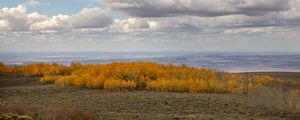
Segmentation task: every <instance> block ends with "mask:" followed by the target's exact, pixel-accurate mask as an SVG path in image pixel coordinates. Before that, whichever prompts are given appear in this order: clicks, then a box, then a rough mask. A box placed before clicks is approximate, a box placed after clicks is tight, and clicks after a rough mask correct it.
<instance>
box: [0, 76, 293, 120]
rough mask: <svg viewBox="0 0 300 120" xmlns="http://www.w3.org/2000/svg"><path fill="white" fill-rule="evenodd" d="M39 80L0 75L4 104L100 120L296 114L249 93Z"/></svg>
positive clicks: (222, 119) (190, 119) (226, 118)
mask: <svg viewBox="0 0 300 120" xmlns="http://www.w3.org/2000/svg"><path fill="white" fill-rule="evenodd" d="M12 79H13V80H14V84H12V83H11V81H12ZM37 83H38V78H32V79H31V80H26V79H25V78H9V79H0V102H1V104H2V106H3V105H5V106H16V105H18V106H20V107H21V106H22V107H21V108H24V109H26V108H34V109H36V110H38V111H43V110H45V109H51V108H55V107H57V106H69V107H75V108H78V109H80V110H81V111H83V112H85V113H90V114H92V116H94V118H96V119H99V120H121V119H122V120H123V119H124V120H132V119H138V120H148V119H149V120H168V119H172V120H185V119H187V120H199V119H203V120H213V119H220V120H231V119H236V120H241V119H246V120H253V119H255V120H256V119H258V120H259V119H261V120H262V119H263V120H265V119H266V120H268V119H270V120H271V119H272V120H274V119H278V120H279V119H280V120H282V119H295V118H293V117H292V116H293V115H292V114H290V113H288V112H286V111H283V110H278V109H275V108H271V107H266V106H263V105H255V104H250V103H249V100H248V97H247V96H245V95H230V94H214V93H176V92H153V91H106V90H99V89H83V88H77V87H59V86H56V85H51V84H47V85H40V84H37ZM1 104H0V107H1ZM62 114H64V113H62Z"/></svg>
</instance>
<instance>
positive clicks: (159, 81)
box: [0, 62, 283, 93]
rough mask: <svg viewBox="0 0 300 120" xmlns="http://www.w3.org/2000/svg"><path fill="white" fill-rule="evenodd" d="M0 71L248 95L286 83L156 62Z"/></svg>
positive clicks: (67, 81) (91, 84)
mask: <svg viewBox="0 0 300 120" xmlns="http://www.w3.org/2000/svg"><path fill="white" fill-rule="evenodd" d="M0 72H2V73H16V74H23V75H25V76H27V77H34V76H35V77H41V80H40V82H42V83H55V84H57V85H60V86H66V85H74V86H79V87H86V88H95V89H107V90H156V91H176V92H217V93H247V92H248V89H249V88H254V87H257V86H272V85H276V84H280V83H282V82H283V81H282V80H278V79H274V78H272V77H270V76H264V75H262V76H247V75H242V74H237V73H228V72H223V71H215V70H210V69H206V68H193V67H187V66H185V65H182V66H175V65H172V64H156V63H153V62H128V63H126V62H114V63H111V64H86V65H82V64H80V63H79V62H73V63H72V64H71V65H70V66H66V65H61V64H57V63H53V64H44V63H39V64H28V65H22V66H5V65H3V64H2V63H0Z"/></svg>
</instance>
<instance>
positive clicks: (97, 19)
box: [0, 5, 113, 31]
mask: <svg viewBox="0 0 300 120" xmlns="http://www.w3.org/2000/svg"><path fill="white" fill-rule="evenodd" d="M112 22H113V20H112V18H111V17H110V14H109V12H108V11H105V10H102V9H100V8H97V7H94V8H83V9H82V10H81V11H79V12H78V13H76V14H73V15H62V14H59V15H56V16H52V17H48V16H46V15H41V14H39V13H37V12H34V13H27V8H26V6H24V5H19V6H18V7H13V8H1V9H0V30H2V31H3V30H9V31H28V30H61V29H84V28H103V27H108V26H109V25H110V24H112Z"/></svg>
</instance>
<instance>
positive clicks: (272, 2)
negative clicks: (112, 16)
mask: <svg viewBox="0 0 300 120" xmlns="http://www.w3.org/2000/svg"><path fill="white" fill-rule="evenodd" d="M290 1H292V0H101V2H103V3H104V4H106V5H107V6H108V7H109V8H110V9H112V10H118V11H121V12H124V13H126V14H127V15H129V16H134V17H173V16H185V15H191V16H199V17H215V16H225V15H246V16H257V15H265V14H268V13H272V12H279V11H286V10H288V9H289V2H290Z"/></svg>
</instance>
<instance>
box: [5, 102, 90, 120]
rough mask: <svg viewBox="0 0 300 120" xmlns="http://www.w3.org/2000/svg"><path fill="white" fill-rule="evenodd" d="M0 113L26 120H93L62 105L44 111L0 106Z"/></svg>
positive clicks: (87, 115) (72, 108) (75, 109)
mask: <svg viewBox="0 0 300 120" xmlns="http://www.w3.org/2000/svg"><path fill="white" fill-rule="evenodd" d="M0 113H1V115H3V116H4V115H5V116H17V117H24V116H25V117H27V118H28V120H31V119H34V120H94V117H93V115H92V114H87V113H84V112H82V111H80V110H79V109H77V108H75V107H74V106H71V105H67V104H64V103H61V104H58V105H57V106H50V107H48V108H45V109H38V108H33V107H25V106H24V105H16V104H15V105H3V106H0ZM0 118H1V117H0ZM29 118H31V119H29ZM4 120H5V119H4ZM24 120H27V119H24Z"/></svg>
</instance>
